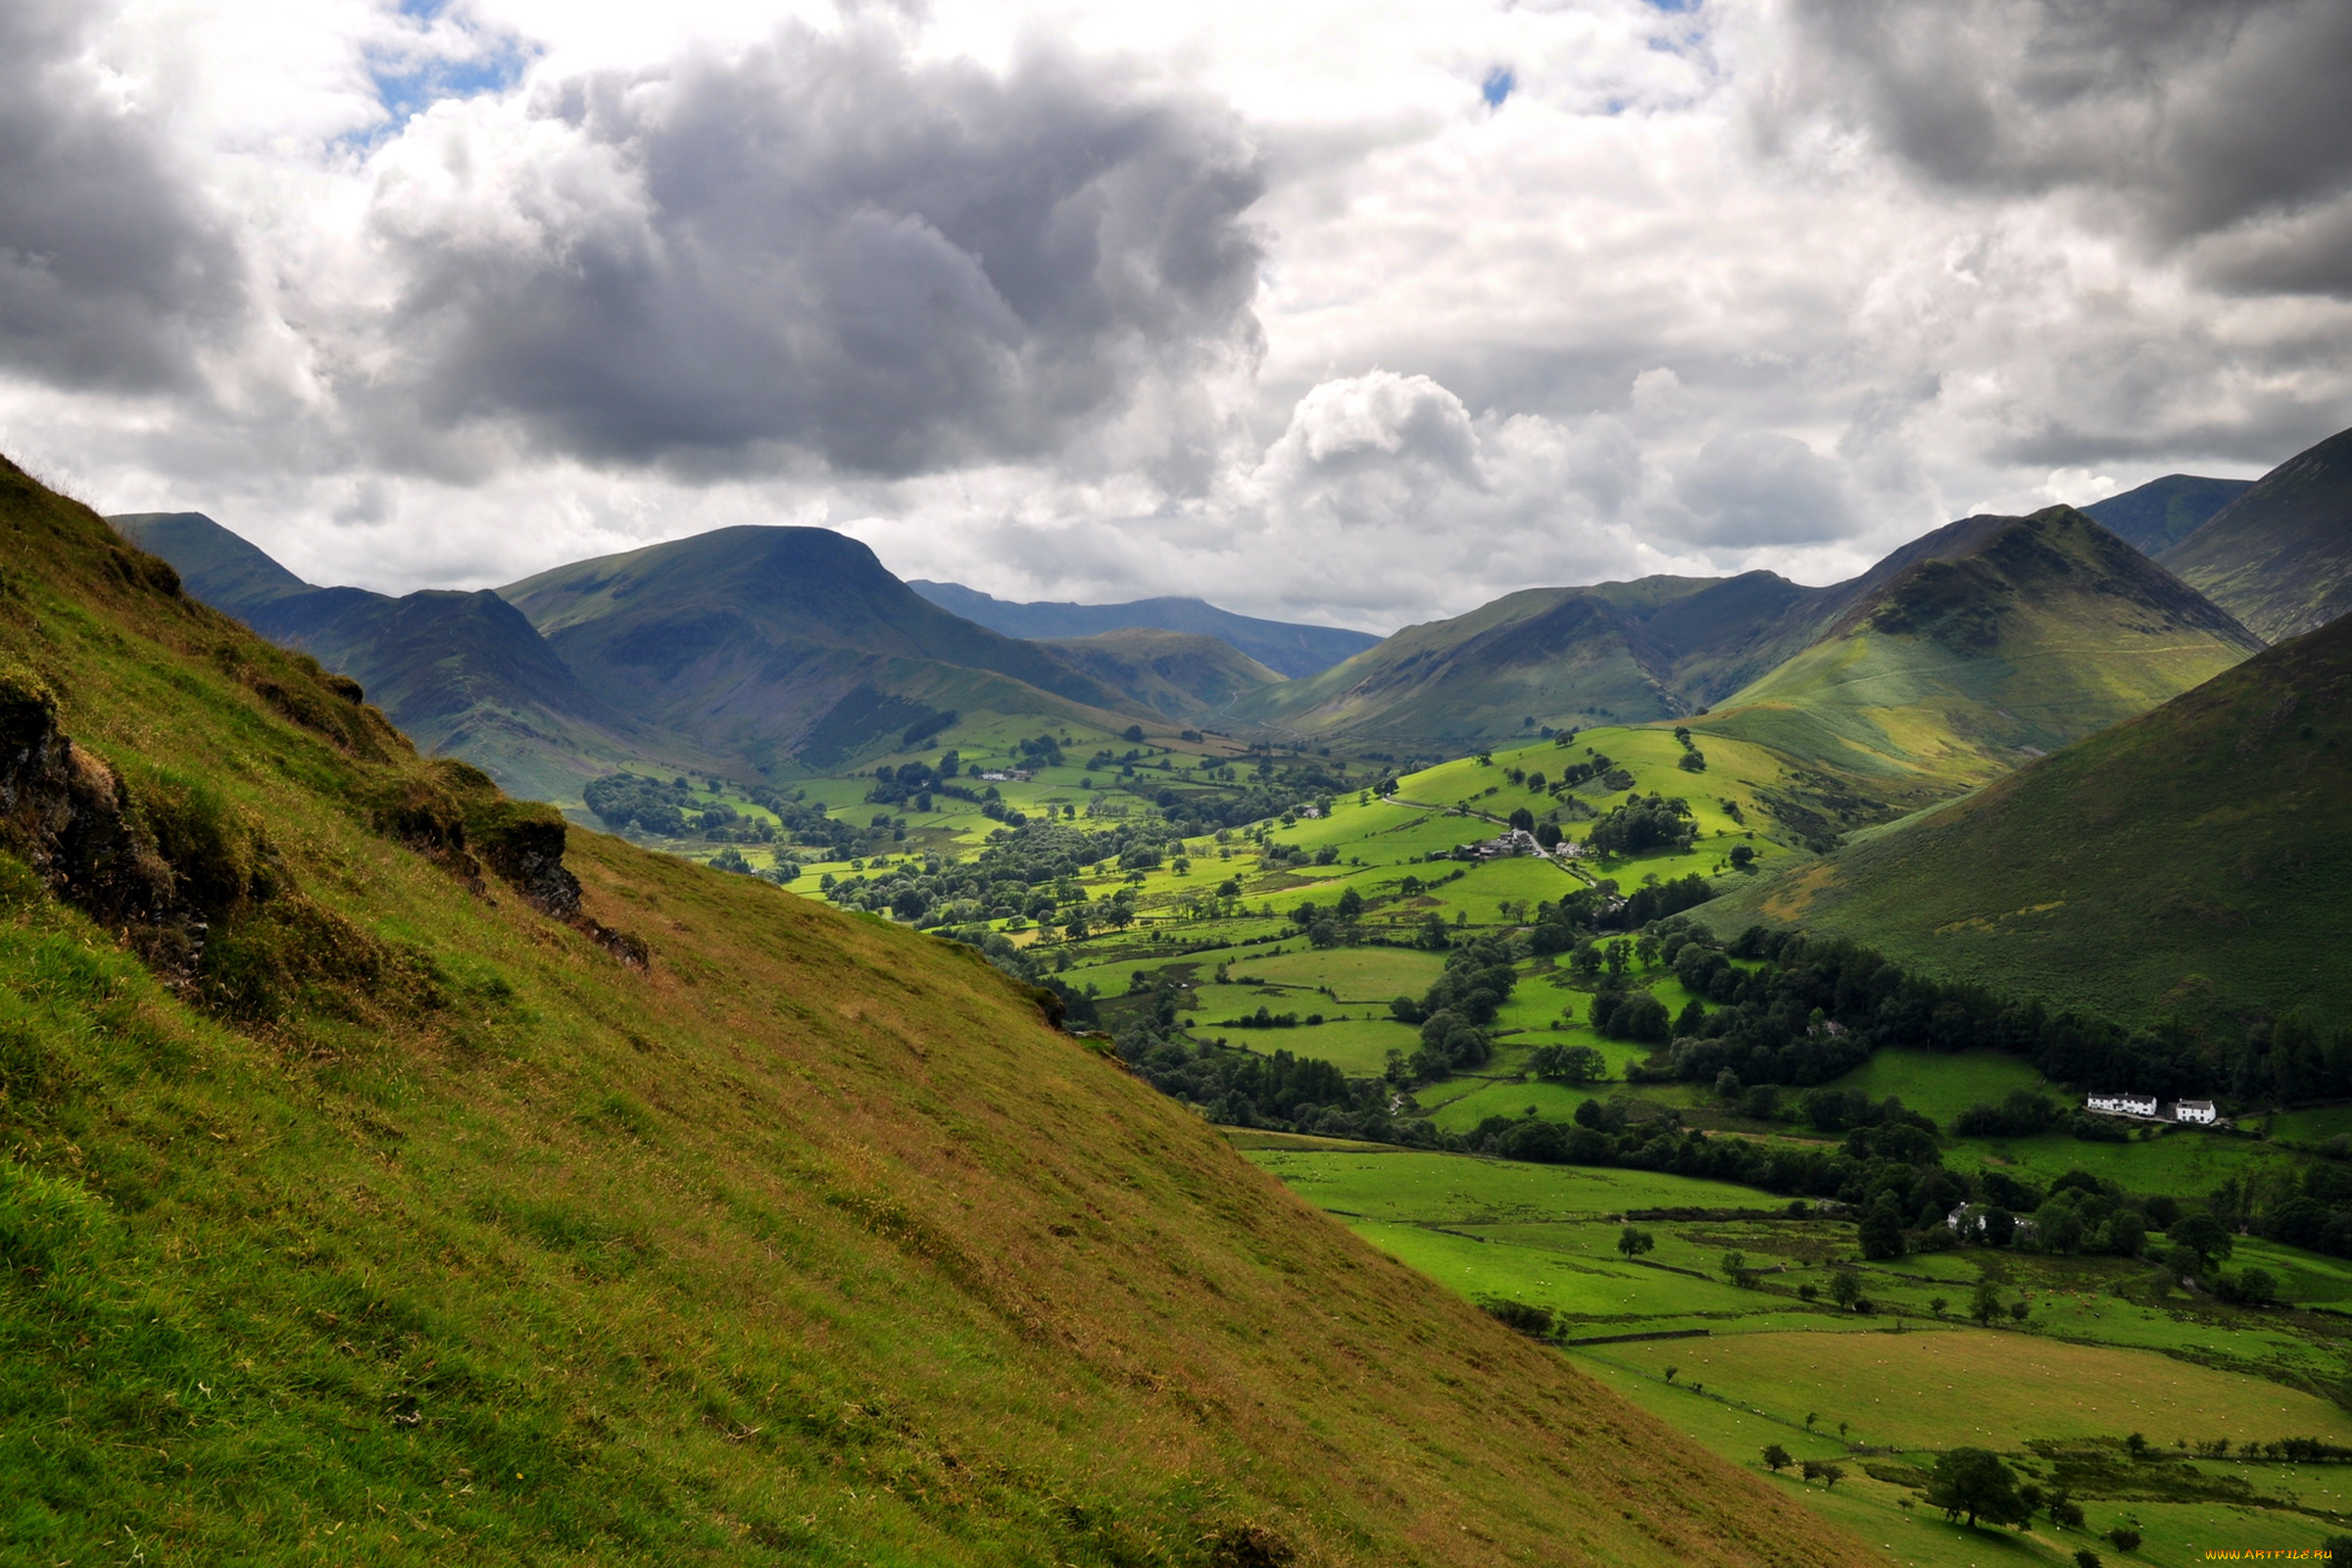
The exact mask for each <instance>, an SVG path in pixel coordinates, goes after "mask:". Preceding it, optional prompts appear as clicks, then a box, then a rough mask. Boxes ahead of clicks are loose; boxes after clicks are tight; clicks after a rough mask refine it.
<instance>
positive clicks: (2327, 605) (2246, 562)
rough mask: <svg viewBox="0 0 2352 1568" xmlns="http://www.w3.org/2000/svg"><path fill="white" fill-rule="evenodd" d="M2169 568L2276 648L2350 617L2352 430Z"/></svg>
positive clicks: (2242, 504)
mask: <svg viewBox="0 0 2352 1568" xmlns="http://www.w3.org/2000/svg"><path fill="white" fill-rule="evenodd" d="M2162 559H2163V562H2164V564H2165V565H2166V566H2168V567H2170V568H2171V569H2172V570H2173V571H2174V572H2175V573H2177V574H2178V575H2179V576H2180V579H2181V580H2182V581H2184V582H2186V583H2189V584H2190V585H2191V586H2193V587H2195V588H2197V589H2198V590H2200V591H2201V592H2203V593H2204V594H2205V595H2206V597H2208V598H2210V599H2212V600H2213V601H2214V602H2215V603H2216V604H2219V605H2221V606H2222V607H2223V608H2224V609H2226V610H2228V611H2229V613H2231V614H2233V615H2235V616H2237V618H2238V619H2240V620H2242V621H2244V622H2245V623H2246V624H2247V625H2248V626H2251V627H2253V628H2254V630H2255V631H2257V632H2259V633H2261V634H2262V635H2263V636H2264V637H2266V638H2269V639H2271V640H2272V641H2274V642H2276V641H2278V640H2279V639H2281V638H2286V637H2293V636H2296V635H2298V634H2300V633H2303V632H2307V631H2310V630H2312V629H2314V628H2315V627H2318V626H2322V625H2325V624H2326V623H2327V622H2328V621H2330V620H2332V619H2334V618H2335V617H2336V616H2338V615H2340V614H2342V613H2344V612H2345V611H2347V610H2352V430H2346V431H2344V432H2342V433H2341V434H2338V435H2332V436H2329V437H2328V438H2327V440H2325V441H2323V442H2321V443H2320V444H2319V445H2318V446H2316V447H2313V448H2312V449H2311V450H2309V451H2308V452H2302V453H2298V454H2297V455H2296V456H2294V457H2292V458H2289V459H2288V460H2287V461H2286V462H2284V463H2282V464H2280V465H2279V466H2278V467H2276V468H2273V469H2272V470H2271V471H2270V472H2269V473H2266V474H2264V475H2263V476H2262V478H2261V480H2260V481H2259V482H2257V483H2256V484H2255V486H2254V487H2253V488H2252V489H2250V490H2248V491H2247V492H2246V493H2245V494H2244V495H2242V496H2240V497H2238V498H2237V499H2236V500H2235V501H2233V502H2231V503H2230V504H2229V506H2227V507H2225V508H2223V509H2222V510H2221V512H2219V513H2217V514H2216V515H2214V516H2213V518H2212V519H2211V520H2210V521H2208V522H2206V523H2205V524H2204V525H2203V526H2202V527H2200V528H2198V529H2197V530H2196V531H2195V532H2194V533H2191V534H2190V535H2189V536H2188V537H2187V538H2185V539H2183V540H2181V541H2180V543H2179V544H2178V545H2175V546H2174V547H2173V548H2172V549H2171V550H2169V551H2166V552H2165V554H2164V556H2163V558H2162Z"/></svg>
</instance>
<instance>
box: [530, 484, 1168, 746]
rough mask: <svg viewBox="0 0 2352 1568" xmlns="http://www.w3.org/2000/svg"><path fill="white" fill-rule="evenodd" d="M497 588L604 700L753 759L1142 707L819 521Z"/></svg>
mask: <svg viewBox="0 0 2352 1568" xmlns="http://www.w3.org/2000/svg"><path fill="white" fill-rule="evenodd" d="M499 592H500V593H501V594H502V595H503V596H504V597H505V598H506V599H507V600H508V601H509V602H510V603H512V604H514V605H515V608H516V609H518V610H520V611H521V612H522V613H524V614H525V615H527V616H528V617H529V618H530V621H531V624H532V625H533V626H535V627H537V628H538V630H539V632H540V634H541V635H543V636H545V637H546V638H547V640H548V642H549V643H550V644H551V645H552V646H553V647H554V648H555V650H556V653H557V654H558V656H559V657H561V658H562V659H563V661H564V663H566V664H568V665H569V666H570V667H571V669H572V671H573V673H574V674H576V675H577V676H578V677H579V678H580V679H581V680H582V681H584V682H586V683H587V684H588V685H589V686H590V687H591V688H592V689H594V690H596V691H598V692H601V693H604V694H605V695H606V696H607V697H608V699H609V700H610V701H611V702H612V703H613V705H614V706H615V707H618V708H621V709H623V710H624V711H628V712H630V713H631V714H633V715H635V716H636V717H638V718H640V719H643V720H645V721H647V722H650V723H654V724H657V725H660V726H662V727H663V728H665V729H669V730H673V731H675V732H676V733H679V734H682V735H685V736H687V737H688V738H689V739H692V740H695V741H697V742H699V743H701V744H703V745H706V746H709V747H711V748H712V749H714V750H720V751H726V752H731V753H734V754H736V755H738V756H742V757H745V758H747V759H749V760H751V761H752V762H753V763H754V764H755V765H757V766H759V767H761V768H762V769H774V768H778V767H782V766H785V765H787V764H788V763H790V762H793V761H799V762H801V763H803V764H806V765H808V766H809V767H815V768H825V767H830V766H834V765H837V764H839V763H840V762H841V761H843V760H845V759H847V758H850V757H852V756H854V755H856V754H858V752H860V751H868V750H870V749H872V748H873V747H875V746H878V745H881V744H883V743H885V742H886V741H888V740H889V739H890V738H891V737H892V736H894V735H898V734H901V733H907V734H913V733H915V732H918V731H920V730H921V729H922V728H923V726H925V725H930V726H932V727H933V728H934V729H936V728H938V727H939V726H940V725H941V724H942V723H943V722H944V721H945V715H949V714H964V715H969V714H970V713H972V712H973V711H978V710H986V711H991V712H997V713H1005V714H1025V715H1036V716H1038V717H1040V718H1043V719H1046V720H1048V721H1053V722H1061V721H1066V720H1067V719H1068V718H1069V717H1071V716H1072V715H1073V714H1076V715H1079V716H1082V717H1086V718H1091V720H1092V721H1093V722H1096V723H1103V722H1108V721H1109V718H1110V715H1112V714H1118V715H1126V716H1121V717H1120V718H1119V720H1118V723H1117V724H1114V725H1113V726H1112V727H1114V728H1118V727H1124V725H1125V723H1126V722H1127V716H1134V715H1143V714H1145V712H1146V711H1145V710H1144V709H1142V708H1140V707H1139V706H1138V705H1136V704H1135V703H1134V702H1132V701H1131V700H1130V699H1128V698H1127V697H1126V696H1125V695H1123V694H1122V693H1120V692H1118V691H1115V690H1113V689H1112V688H1110V687H1109V686H1106V685H1104V684H1103V682H1102V681H1099V680H1097V679H1095V678H1094V677H1093V676H1091V675H1088V674H1086V673H1085V672H1084V671H1082V670H1079V669H1077V668H1075V667H1073V666H1072V665H1071V664H1070V663H1068V662H1066V661H1064V660H1062V659H1060V658H1058V657H1056V656H1055V655H1054V653H1052V652H1051V651H1049V650H1047V649H1045V648H1042V647H1039V646H1038V645H1037V644H1035V643H1030V642H1023V641H1020V640H1018V639H1015V638H1010V637H1005V636H1002V635H1000V634H999V633H996V632H993V631H990V630H989V629H988V628H986V627H985V626H977V625H974V624H973V623H971V622H970V621H967V620H964V619H961V618H960V617H958V616H956V615H953V614H950V613H948V612H946V611H944V610H941V609H940V608H939V607H937V606H936V605H933V604H932V603H930V602H929V601H928V600H926V599H923V598H922V597H921V596H919V595H917V594H916V593H914V592H913V591H912V590H911V589H909V588H908V587H907V585H906V584H905V583H903V582H901V581H899V579H898V578H896V577H894V576H892V575H891V574H890V573H889V572H888V571H886V570H885V569H883V566H882V564H881V562H879V561H877V560H875V559H874V553H873V552H872V551H870V550H868V549H867V548H866V547H865V546H863V545H861V544H859V543H858V542H857V541H856V540H854V539H849V538H846V537H844V536H843V535H841V534H837V533H833V532H831V531H830V530H827V529H823V528H762V527H738V528H720V529H717V530H715V531H713V532H711V533H706V534H698V535H696V536H695V537H693V538H691V539H680V540H676V541H673V542H671V543H668V544H661V545H652V546H649V547H647V548H646V549H643V550H635V551H630V552H628V553H627V554H625V555H617V556H606V557H601V558H599V559H597V560H594V561H583V562H576V563H574V564H571V565H568V566H559V567H557V568H556V569H555V570H553V571H548V572H542V573H540V574H539V575H538V576H536V577H531V578H527V579H525V580H524V581H522V582H518V583H514V584H511V585H510V586H508V587H506V588H502V589H500V590H499ZM1152 716H1156V715H1152Z"/></svg>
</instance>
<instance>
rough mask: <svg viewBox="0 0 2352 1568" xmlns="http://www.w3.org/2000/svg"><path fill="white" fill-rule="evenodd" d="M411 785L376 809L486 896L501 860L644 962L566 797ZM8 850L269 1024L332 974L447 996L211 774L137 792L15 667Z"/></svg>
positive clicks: (163, 966) (536, 901)
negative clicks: (295, 869)
mask: <svg viewBox="0 0 2352 1568" xmlns="http://www.w3.org/2000/svg"><path fill="white" fill-rule="evenodd" d="M398 790H399V793H398V794H397V795H396V796H394V797H392V798H389V799H387V800H385V801H383V802H381V803H379V805H378V806H377V808H376V809H375V811H374V812H373V816H374V819H375V824H376V827H377V829H378V831H381V832H383V833H385V834H386V835H387V836H389V837H392V838H395V839H398V840H400V841H401V842H403V843H405V844H407V845H408V846H409V847H410V848H412V849H414V850H416V851H417V853H419V854H422V855H424V856H426V857H428V858H432V859H434V860H437V861H439V862H440V863H442V864H443V865H445V866H446V867H448V869H449V870H450V871H451V873H452V874H453V875H456V876H457V877H458V878H459V879H460V880H462V881H465V882H466V883H467V884H468V885H469V886H471V887H472V888H473V890H474V891H475V892H477V893H486V889H485V887H484V884H483V880H482V869H483V864H484V862H485V861H486V862H487V863H488V866H489V868H490V869H491V870H493V871H495V872H497V873H498V875H499V876H500V877H501V878H502V879H504V880H505V881H507V882H509V883H511V884H512V885H513V886H514V887H515V891H516V892H518V893H520V894H521V895H522V896H523V898H524V899H525V900H527V901H528V902H529V903H530V904H531V906H532V907H534V908H537V909H539V910H540V911H542V912H543V913H545V914H548V915H550V916H552V917H553V918H555V919H558V920H562V921H563V922H564V923H565V924H566V925H569V926H572V927H574V928H576V929H577V930H579V931H581V932H583V933H584V934H586V935H588V936H590V937H592V938H594V939H595V940H596V941H597V942H599V943H600V944H602V945H603V946H604V947H605V948H606V949H608V950H609V951H611V952H612V953H613V956H616V957H618V958H620V959H621V960H622V961H623V962H626V963H630V964H633V965H637V966H639V967H642V966H643V965H644V964H645V963H646V961H647V952H646V947H645V944H644V943H642V942H640V941H639V940H637V939H636V938H634V937H631V936H627V935H625V934H623V933H621V932H617V931H613V930H611V929H609V928H608V927H606V926H604V925H602V924H600V923H599V922H598V921H596V920H595V919H593V918H591V917H590V916H589V915H588V914H587V913H586V912H585V911H584V910H583V909H582V908H581V906H580V882H579V878H577V877H575V876H573V875H572V874H571V872H570V871H569V870H568V869H566V868H565V866H564V819H563V817H562V816H561V815H559V814H558V813H557V812H556V811H555V810H554V809H551V808H547V807H538V806H529V805H520V804H517V803H515V802H513V801H509V800H507V799H505V798H504V797H503V796H501V795H500V794H499V792H498V788H497V786H496V785H495V784H493V783H492V782H491V781H490V779H489V777H488V776H487V775H485V774H483V773H481V772H480V771H479V770H477V769H474V768H471V767H468V766H466V764H464V763H462V762H452V763H443V764H440V766H439V767H438V768H437V769H435V770H434V771H433V772H431V773H427V774H422V775H416V776H412V777H410V778H407V779H405V780H403V781H402V783H401V784H400V785H399V786H398ZM0 846H5V847H6V848H8V849H10V850H13V851H15V852H16V853H17V854H18V855H20V856H22V857H23V858H25V861H26V863H27V864H29V865H30V866H31V867H32V869H33V871H34V872H35V874H37V875H38V876H39V877H40V878H41V880H42V881H43V882H44V883H45V884H46V885H47V886H48V887H49V889H50V891H51V892H52V893H54V894H56V895H57V896H58V897H59V898H62V899H64V900H66V901H67V902H69V903H72V904H73V905H75V906H77V907H80V908H81V909H82V910H83V911H84V912H85V913H87V914H89V915H91V916H92V917H94V918H96V919H98V920H100V921H102V922H104V923H105V924H107V925H109V926H111V927H113V928H114V929H115V930H116V931H117V932H118V933H119V934H120V935H121V936H122V938H123V942H124V943H125V944H126V945H127V946H128V947H129V948H130V949H131V950H132V951H133V952H135V953H137V954H138V955H139V956H140V957H141V958H142V959H143V960H145V961H146V962H147V964H148V965H149V966H150V967H151V968H153V969H155V970H156V972H157V973H158V974H160V975H162V976H163V977H164V978H166V979H167V980H169V981H171V982H172V984H173V985H174V986H175V987H178V988H181V989H183V990H185V991H187V992H188V993H190V994H191V995H194V996H196V997H198V998H200V999H201V1000H203V1001H204V1002H205V1003H206V1004H207V1005H211V1006H213V1007H214V1008H215V1009H216V1010H218V1011H221V1012H223V1013H226V1014H228V1015H231V1016H235V1017H241V1018H247V1019H252V1020H267V1019H269V1018H270V1017H273V1016H275V1015H276V1014H277V1013H278V1011H279V1010H280V1009H281V1008H282V1007H283V1006H284V1005H287V1003H288V1001H289V1000H290V999H291V998H292V997H293V996H294V995H295V994H297V993H298V992H300V991H301V990H302V989H303V988H304V987H306V986H312V985H315V984H317V983H319V982H331V983H333V984H335V985H338V986H340V987H342V988H343V989H345V990H346V991H347V992H349V993H350V994H352V995H355V996H358V997H361V998H364V999H366V1001H367V1002H368V1004H370V1005H381V1006H384V1007H388V1008H396V1009H399V1010H409V1011H413V1010H416V1009H418V1008H429V1007H431V1006H434V1005H438V1001H437V987H436V986H435V984H434V982H433V980H432V978H431V972H432V971H431V965H430V963H429V962H428V961H426V960H425V959H424V957H423V956H422V955H421V954H417V953H415V952H412V951H410V950H407V949H404V948H401V947H398V946H397V945H394V944H387V943H384V942H382V941H380V940H378V939H376V938H375V937H372V936H370V935H368V933H366V932H363V931H361V930H359V929H358V928H357V927H355V926H352V925H351V924H350V923H349V922H348V921H345V920H343V919H342V918H341V917H340V916H338V915H335V914H334V913H333V912H332V911H330V910H328V909H326V908H324V907H320V906H319V905H317V904H316V903H314V902H313V901H311V900H309V899H307V898H305V897H304V896H303V895H302V894H301V892H300V891H299V890H298V889H296V888H295V887H294V885H293V883H292V880H291V879H290V878H289V876H288V875H287V873H286V870H285V867H284V865H283V864H282V862H281V860H280V858H279V857H278V854H277V852H276V850H275V849H274V848H273V847H272V846H271V844H270V839H269V835H268V834H267V833H265V832H264V831H262V829H261V828H260V827H259V825H257V824H255V823H253V822H251V821H249V820H247V819H246V818H245V817H244V815H243V814H242V813H241V812H238V811H236V810H235V809H233V808H231V807H229V806H228V805H227V804H226V803H224V802H222V801H221V799H220V798H219V797H218V796H216V795H214V794H213V793H212V792H211V791H210V790H208V789H206V788H204V787H203V786H202V785H201V784H195V783H190V782H187V781H184V780H177V779H172V778H169V777H157V778H155V779H151V780H147V781H145V782H143V783H142V784H141V785H140V787H139V789H138V791H137V792H135V793H134V792H133V791H132V790H131V789H130V788H129V787H128V785H127V784H126V783H125V782H124V780H123V779H121V778H119V777H118V776H116V774H115V772H114V770H113V769H111V768H110V767H108V766H107V764H106V761H105V760H104V759H102V758H100V757H99V756H98V755H97V754H95V753H94V752H91V751H89V750H88V749H87V748H84V747H79V746H76V745H74V744H73V740H72V738H71V737H69V736H67V735H66V734H65V733H64V732H63V731H62V730H61V729H60V728H59V727H58V703H57V697H56V694H55V693H54V692H52V691H51V690H50V689H49V688H48V686H47V685H46V684H44V683H43V682H42V681H41V680H40V679H39V678H38V677H36V676H34V675H32V674H31V673H29V672H28V671H25V670H23V669H5V670H0ZM477 851H478V853H479V858H477V856H476V852H477Z"/></svg>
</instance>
